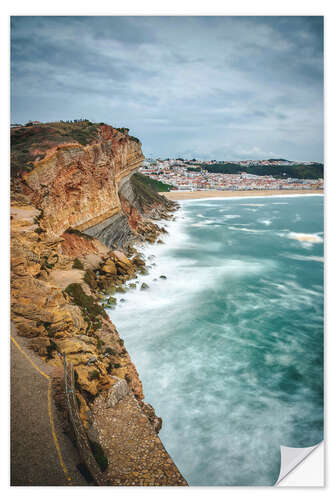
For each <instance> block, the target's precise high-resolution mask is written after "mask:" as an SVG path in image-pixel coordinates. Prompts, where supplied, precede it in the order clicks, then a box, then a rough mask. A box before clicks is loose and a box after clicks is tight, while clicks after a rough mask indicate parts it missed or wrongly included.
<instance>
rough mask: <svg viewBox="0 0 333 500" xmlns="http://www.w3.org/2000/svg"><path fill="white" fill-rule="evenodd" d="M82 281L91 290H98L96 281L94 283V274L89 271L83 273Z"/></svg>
mask: <svg viewBox="0 0 333 500" xmlns="http://www.w3.org/2000/svg"><path fill="white" fill-rule="evenodd" d="M83 281H84V282H85V283H87V285H88V286H89V287H90V288H91V289H92V290H96V288H98V284H97V281H96V277H95V274H94V272H93V271H92V270H91V269H88V270H87V271H86V272H85V275H84V278H83Z"/></svg>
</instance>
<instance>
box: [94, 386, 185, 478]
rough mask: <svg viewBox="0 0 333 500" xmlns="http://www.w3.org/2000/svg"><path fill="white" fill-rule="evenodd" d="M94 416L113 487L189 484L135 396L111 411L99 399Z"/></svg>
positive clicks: (120, 402) (122, 401) (123, 400)
mask: <svg viewBox="0 0 333 500" xmlns="http://www.w3.org/2000/svg"><path fill="white" fill-rule="evenodd" d="M93 413H94V421H95V424H96V427H97V431H98V433H99V439H100V442H101V444H102V447H103V449H104V452H105V453H106V455H107V458H108V461H109V466H108V468H107V470H106V471H105V474H106V476H107V477H108V479H109V480H110V483H111V485H115V486H186V485H187V483H186V481H185V480H184V478H183V477H182V475H181V474H180V472H179V470H178V469H177V467H176V465H175V464H174V462H173V460H172V459H171V457H170V455H169V454H168V453H167V451H166V450H165V448H164V446H163V444H162V442H161V440H160V438H159V437H158V436H157V434H156V433H155V431H154V429H153V427H152V425H151V424H150V422H149V420H148V418H147V417H146V416H145V415H144V414H143V412H142V410H141V408H140V407H139V405H138V403H137V401H136V399H135V397H134V396H133V395H132V394H128V395H127V396H126V397H125V398H124V399H122V400H121V401H119V402H118V403H117V405H116V406H115V407H114V408H107V407H106V403H105V400H104V398H103V397H102V396H99V397H98V398H96V400H95V404H94V408H93ZM125 436H126V437H125Z"/></svg>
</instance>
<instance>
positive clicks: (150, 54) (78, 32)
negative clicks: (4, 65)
mask: <svg viewBox="0 0 333 500" xmlns="http://www.w3.org/2000/svg"><path fill="white" fill-rule="evenodd" d="M11 24H12V29H11V61H12V63H11V72H12V121H21V122H22V121H23V122H24V121H27V120H29V119H40V120H41V121H47V120H54V119H72V118H77V117H79V116H83V115H84V116H87V117H88V118H91V119H94V120H96V121H104V122H109V123H112V124H115V125H116V126H117V125H120V124H121V125H126V126H128V127H130V128H131V130H132V133H133V135H136V136H138V137H140V139H141V140H142V143H143V148H144V151H145V152H146V153H147V152H150V153H152V154H154V155H156V156H158V155H164V156H177V155H178V154H180V153H181V152H183V154H184V152H185V151H187V152H188V155H189V156H192V157H193V156H199V155H201V157H203V155H204V154H207V155H215V156H216V157H217V158H225V159H231V158H236V157H241V156H242V155H243V153H244V152H245V151H247V152H252V153H251V154H253V155H255V154H256V152H257V153H258V152H261V153H262V154H264V153H265V152H267V154H270V152H272V151H275V152H277V153H278V154H279V155H281V156H283V157H292V158H297V159H299V160H302V159H303V160H306V159H311V160H321V159H322V150H323V145H322V135H323V130H322V128H323V123H322V122H323V102H322V101H323V19H322V18H321V17H193V16H189V17H14V18H12V23H11ZM291 138H292V140H291ZM191 152H192V153H191ZM190 153H191V154H190ZM194 153H195V154H194Z"/></svg>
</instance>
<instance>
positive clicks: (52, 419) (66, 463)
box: [11, 328, 88, 486]
mask: <svg viewBox="0 0 333 500" xmlns="http://www.w3.org/2000/svg"><path fill="white" fill-rule="evenodd" d="M27 345H28V342H27V340H26V339H24V338H22V337H18V336H17V335H16V332H15V328H13V330H12V339H11V486H70V485H73V486H86V485H87V484H88V483H87V482H86V480H85V479H84V478H83V476H82V475H81V474H80V473H79V471H78V470H77V467H76V466H77V464H78V463H79V462H80V460H79V457H78V454H77V451H76V449H75V447H74V445H73V444H72V443H71V441H70V440H69V438H68V437H67V436H66V435H65V434H64V433H63V430H62V426H61V423H60V421H59V420H58V416H57V414H56V408H55V405H54V402H53V400H52V394H51V376H50V375H51V372H50V369H49V367H48V366H47V365H46V364H45V363H44V362H43V361H42V360H41V359H40V358H39V357H38V356H37V355H36V354H35V353H34V352H33V351H31V350H30V349H28V348H27Z"/></svg>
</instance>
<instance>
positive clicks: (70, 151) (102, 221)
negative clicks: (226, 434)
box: [11, 123, 175, 432]
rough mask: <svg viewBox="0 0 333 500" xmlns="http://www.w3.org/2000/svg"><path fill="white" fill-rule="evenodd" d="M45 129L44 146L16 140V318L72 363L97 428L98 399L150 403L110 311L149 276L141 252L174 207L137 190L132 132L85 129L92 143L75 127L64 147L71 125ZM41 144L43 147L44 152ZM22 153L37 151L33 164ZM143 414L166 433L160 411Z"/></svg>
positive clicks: (53, 356)
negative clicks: (131, 285) (140, 277)
mask: <svg viewBox="0 0 333 500" xmlns="http://www.w3.org/2000/svg"><path fill="white" fill-rule="evenodd" d="M51 125H52V126H51ZM58 125H59V126H58ZM60 125H61V126H60ZM75 126H76V125H75ZM22 129H24V127H22ZM36 130H37V131H36V134H37V138H34V135H33V131H30V132H29V133H26V131H25V130H22V131H20V130H19V131H15V134H16V136H15V137H16V139H15V141H16V142H14V144H15V147H14V148H13V158H14V160H13V161H14V172H15V174H14V175H13V179H12V192H11V197H12V203H11V319H12V321H13V322H14V324H15V325H16V328H17V332H18V334H19V335H21V336H24V337H27V338H29V339H30V347H31V349H33V350H34V351H35V352H37V353H38V354H39V355H40V356H41V357H42V358H43V359H44V360H45V361H46V362H47V363H49V364H50V365H52V366H54V367H55V368H56V367H58V368H59V369H62V367H63V358H64V355H66V359H67V361H68V362H69V363H71V364H72V365H73V367H74V372H75V377H76V386H77V394H76V396H77V400H78V401H79V403H80V405H79V406H80V414H81V419H82V422H83V424H84V425H85V426H86V427H87V428H88V427H89V425H91V422H90V423H89V419H90V417H91V414H92V412H91V409H92V406H91V405H92V403H93V400H94V399H95V398H96V397H97V396H98V395H105V397H106V395H107V394H108V392H110V391H111V392H110V394H111V396H110V398H109V399H110V401H111V400H112V405H113V404H115V403H114V401H115V400H116V399H117V398H118V399H117V400H119V398H121V397H123V396H124V395H125V392H126V394H127V391H130V393H131V394H132V395H134V396H135V398H136V400H137V401H138V402H140V401H141V402H142V400H143V397H144V395H143V391H142V384H141V381H140V379H139V376H138V373H137V371H136V368H135V366H134V364H133V363H132V361H131V358H130V356H129V354H128V352H127V350H126V347H125V346H124V341H123V340H122V339H121V338H120V337H119V334H118V332H117V330H116V328H115V326H114V325H113V323H112V322H111V320H110V319H109V317H108V315H107V314H106V311H105V306H106V305H107V306H108V307H110V306H111V305H112V304H114V302H115V299H114V298H113V297H112V296H111V297H109V295H110V294H111V295H112V293H113V292H114V291H117V290H118V291H123V287H124V286H125V284H126V281H127V280H129V279H131V278H133V277H135V276H136V275H137V273H142V272H145V262H144V260H143V259H142V257H141V256H140V254H139V253H138V252H137V251H136V250H135V248H134V247H133V245H132V244H133V242H135V241H136V240H139V241H144V240H147V241H156V239H157V238H158V236H159V235H160V233H161V232H162V231H163V230H162V229H161V228H159V226H158V225H157V224H156V223H154V222H153V221H152V219H157V218H161V217H162V218H163V217H164V218H169V217H170V216H171V215H170V214H171V212H172V211H173V210H175V204H174V203H173V202H169V201H167V200H166V199H165V198H163V197H160V196H159V195H157V194H156V193H150V194H149V192H148V191H147V190H146V188H145V186H144V184H142V180H140V178H138V179H137V178H135V180H134V181H133V179H132V175H133V174H135V172H136V170H137V168H138V166H139V165H140V163H141V161H142V160H143V158H144V157H143V155H142V152H141V144H140V142H139V141H138V140H137V139H135V138H132V137H130V136H129V135H128V131H127V130H126V129H124V130H117V129H114V128H113V127H111V126H107V125H104V124H103V125H99V126H97V125H94V124H91V125H90V124H89V123H88V124H86V123H85V124H84V127H83V129H82V130H83V131H84V133H85V135H84V136H82V134H83V131H82V130H81V129H80V128H75V127H74V126H73V127H72V128H70V131H71V134H72V136H73V137H72V136H70V135H69V132H68V127H67V128H66V127H65V130H67V132H66V133H67V136H66V137H67V142H64V143H61V142H60V141H61V137H62V136H63V135H62V134H63V127H62V124H50V125H48V124H45V128H44V129H43V126H39V127H37V129H36ZM50 130H52V131H54V130H55V131H56V132H54V136H52V135H51V137H50V135H48V134H50V132H49V131H50ZM74 132H75V133H74ZM40 137H43V138H44V139H43V140H44V142H43V141H41V142H40V143H38V144H36V143H35V142H34V140H36V141H37V140H40ZM54 137H55V138H54ZM82 137H84V140H83V139H82ZM75 138H79V139H80V140H75ZM73 139H74V140H73ZM19 141H23V142H19ZM24 141H28V142H29V144H28V145H25V142H24ZM80 141H81V142H80ZM82 142H84V144H82ZM54 143H56V144H54ZM24 148H27V149H24ZM21 150H22V151H28V152H29V154H27V156H26V158H28V159H29V161H28V162H27V163H22V162H21V158H22V156H21ZM24 158H25V157H24ZM103 397H104V396H103ZM141 407H142V411H144V412H145V413H147V416H148V418H149V421H150V423H151V425H152V426H153V428H154V429H155V431H156V432H158V430H159V429H160V426H161V421H160V419H159V418H158V417H156V415H155V413H154V410H153V409H152V407H150V406H149V405H146V404H145V403H143V402H142V406H141Z"/></svg>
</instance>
